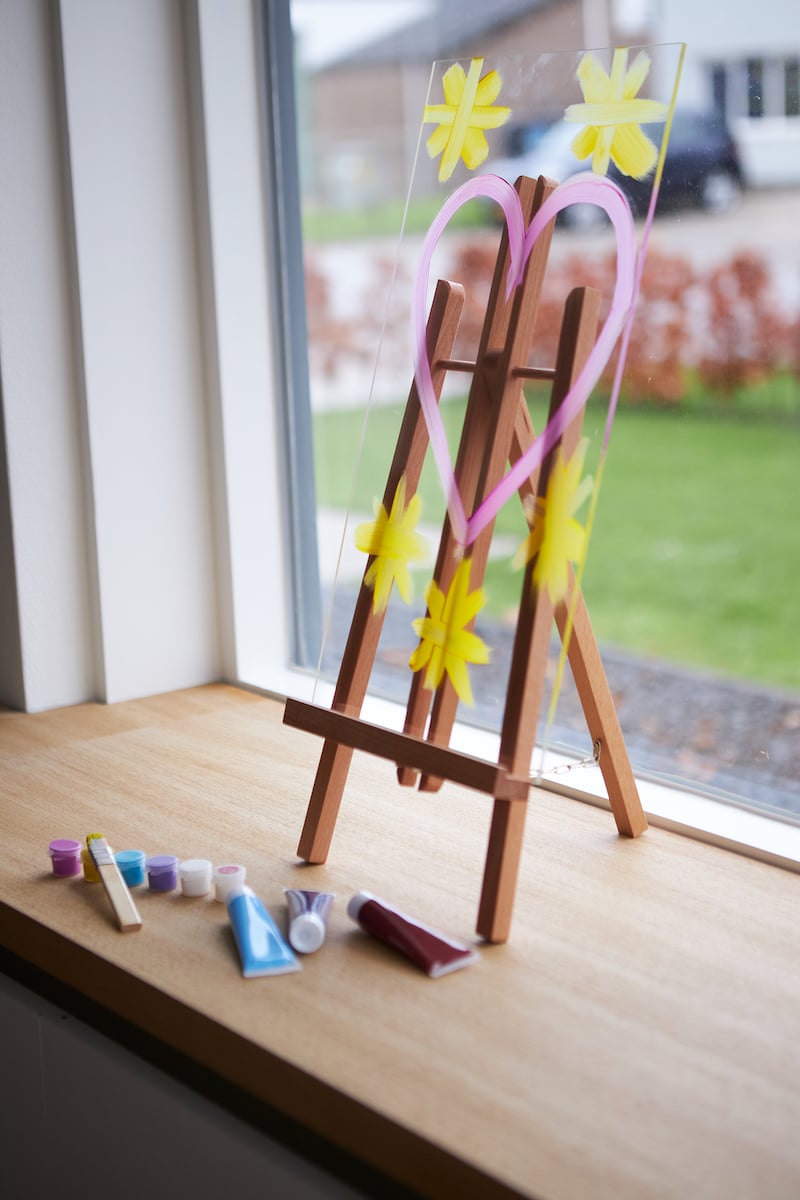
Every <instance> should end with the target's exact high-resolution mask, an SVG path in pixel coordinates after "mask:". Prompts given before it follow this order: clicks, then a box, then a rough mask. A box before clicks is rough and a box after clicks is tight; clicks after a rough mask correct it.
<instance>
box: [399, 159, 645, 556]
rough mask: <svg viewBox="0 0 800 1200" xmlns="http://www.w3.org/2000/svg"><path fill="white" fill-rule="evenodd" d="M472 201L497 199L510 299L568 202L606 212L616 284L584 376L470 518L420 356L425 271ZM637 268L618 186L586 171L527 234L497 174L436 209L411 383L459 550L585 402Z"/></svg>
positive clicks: (421, 275)
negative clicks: (456, 215)
mask: <svg viewBox="0 0 800 1200" xmlns="http://www.w3.org/2000/svg"><path fill="white" fill-rule="evenodd" d="M476 196H482V197H485V198H486V199H489V200H495V201H497V203H498V204H499V205H500V207H501V208H502V210H503V213H504V215H505V220H506V227H507V229H508V244H509V256H510V260H511V262H510V267H509V273H508V282H507V294H508V295H510V294H511V291H512V290H513V289H514V288H515V287H517V286H518V284H519V283H520V282H521V281H522V277H523V273H524V270H525V264H526V263H527V261H528V258H529V256H530V253H531V250H532V249H533V247H534V245H535V243H536V239H537V238H538V237H539V235H540V234H541V232H542V230H543V229H544V228H545V226H546V225H548V224H549V222H550V221H552V220H553V218H554V217H555V216H556V215H557V214H558V213H559V212H561V211H562V209H564V208H567V207H568V206H569V205H570V204H593V205H597V206H598V207H599V208H602V209H603V210H604V211H605V212H606V213H607V214H608V216H609V218H610V220H611V223H612V225H613V226H614V231H615V233H616V239H617V278H616V281H615V284H614V294H613V296H612V299H611V308H610V310H609V313H608V316H607V317H606V319H605V322H604V324H603V327H602V329H601V331H600V334H599V336H598V338H597V341H596V342H595V345H594V348H593V349H592V352H591V354H590V355H589V357H588V359H587V360H586V363H585V365H584V367H583V370H582V371H581V372H580V374H579V375H578V377H577V379H576V380H575V382H574V384H573V386H572V387H571V388H570V390H569V392H568V393H567V395H566V396H565V397H564V400H563V401H562V403H561V404H560V405H559V408H558V411H557V412H556V413H555V414H554V415H553V417H552V418H551V419H550V421H549V422H548V423H547V425H546V426H545V427H544V429H543V430H542V431H541V433H539V434H538V435H537V437H536V438H535V439H534V441H533V442H532V443H531V445H530V446H529V447H528V449H527V450H526V452H525V453H524V454H523V455H522V457H521V458H519V459H518V460H517V462H516V463H515V464H514V466H513V467H511V468H510V469H509V470H508V471H507V472H506V474H505V475H504V477H503V478H502V480H501V481H500V482H499V483H498V484H497V486H496V487H495V488H494V490H493V491H491V492H490V493H489V494H488V496H485V497H484V499H483V501H482V503H481V504H480V505H479V506H478V508H476V509H475V511H474V512H473V513H472V514H471V515H470V516H469V517H468V516H467V514H466V512H465V510H464V504H463V501H462V499H461V495H460V493H459V490H458V484H457V482H456V478H455V474H454V471H453V462H452V459H451V457H450V450H449V448H448V445H447V438H446V436H445V432H444V426H443V424H442V418H441V414H440V412H439V406H438V404H437V403H436V396H435V393H434V390H433V381H432V379H431V368H430V363H429V362H428V356H427V350H426V335H425V321H426V309H427V302H426V301H427V292H428V283H429V276H430V267H431V260H432V258H433V253H434V250H435V249H436V246H437V245H438V242H439V239H440V237H441V235H442V233H443V232H444V230H445V228H446V226H447V224H448V222H449V221H450V219H451V218H452V216H453V214H454V213H455V212H457V211H458V209H459V208H461V207H462V205H464V204H466V203H467V201H468V200H472V199H474V198H475V197H476ZM635 265H636V243H635V236H634V227H633V218H632V216H631V211H630V208H629V206H628V202H627V200H626V199H625V197H624V196H623V194H622V192H621V191H620V190H619V188H618V187H617V186H616V184H614V183H612V182H611V181H610V180H609V179H606V178H605V176H601V175H592V174H591V173H589V172H587V173H585V174H580V175H575V176H573V178H572V179H569V180H567V182H566V183H562V184H561V185H560V186H559V187H557V188H556V189H555V191H554V192H553V193H552V194H551V195H550V196H549V198H548V199H547V200H546V201H545V202H544V204H543V205H542V207H541V208H540V209H539V211H538V212H537V213H536V215H535V216H534V218H533V220H532V221H531V223H530V225H529V226H528V228H527V230H526V229H525V221H524V218H523V216H522V210H521V208H520V203H519V197H518V196H517V193H516V192H515V191H514V189H513V187H511V185H510V184H509V183H507V182H506V181H505V180H504V179H501V178H500V177H499V176H497V175H485V176H480V177H478V178H476V179H470V180H469V181H468V182H467V183H465V184H462V186H461V187H460V188H458V189H457V190H456V191H455V192H453V194H452V195H451V196H449V197H448V199H447V200H446V201H445V203H444V204H443V205H442V208H441V209H440V211H439V213H438V215H437V217H436V218H435V220H434V221H433V224H432V225H431V227H430V229H429V230H428V233H427V235H426V237H425V242H424V244H423V249H422V257H421V259H420V265H419V268H418V270H417V276H416V281H415V285H414V302H413V309H412V330H413V338H414V378H415V380H416V384H417V392H418V394H419V399H420V405H421V407H422V412H423V415H424V417H425V422H426V424H427V427H428V434H429V436H430V441H431V448H432V449H433V455H434V460H435V462H436V469H437V471H438V473H439V478H440V480H441V484H442V488H443V490H444V494H445V499H446V501H447V511H448V513H449V515H450V523H451V526H452V529H453V533H454V535H455V537H456V538H457V539H458V541H459V542H461V543H462V544H463V545H465V546H468V545H469V544H470V543H471V542H473V541H474V540H475V538H476V537H477V536H478V534H479V533H480V532H481V530H482V529H484V528H485V527H486V526H487V525H488V524H489V523H490V521H492V520H494V518H495V517H496V516H497V513H498V512H499V511H500V509H501V508H502V507H503V505H504V504H505V503H506V501H507V500H508V499H509V498H510V497H511V496H513V494H514V492H516V491H517V490H518V489H519V488H520V487H521V486H522V484H523V483H524V482H525V480H526V479H527V478H528V477H529V476H530V475H531V474H532V473H533V471H535V470H536V468H537V467H538V466H539V464H540V463H541V462H542V460H543V459H544V457H545V455H546V454H547V453H548V452H549V451H550V450H551V449H552V448H553V446H554V445H555V444H556V443H557V442H558V440H559V438H560V437H561V436H562V434H563V432H564V430H565V429H566V427H567V426H568V425H569V423H570V421H572V419H573V417H575V416H576V415H577V414H578V413H579V412H580V411H581V409H582V408H583V407H584V405H585V404H586V401H587V400H588V398H589V396H590V394H591V392H592V389H593V388H594V386H595V384H596V383H597V381H598V379H599V378H600V375H601V373H602V371H603V368H604V367H605V365H606V363H607V362H608V360H609V358H610V356H611V352H612V351H613V349H614V346H615V345H616V342H617V339H618V337H619V335H620V333H621V332H622V330H623V328H624V326H625V322H626V318H630V317H632V315H633V301H634V296H635V290H636V272H635ZM620 380H621V372H620V371H618V372H617V377H616V380H615V383H614V391H613V393H612V398H611V405H610V407H609V414H610V417H609V420H610V419H611V416H613V412H614V409H615V406H616V397H617V394H618V391H619V384H620Z"/></svg>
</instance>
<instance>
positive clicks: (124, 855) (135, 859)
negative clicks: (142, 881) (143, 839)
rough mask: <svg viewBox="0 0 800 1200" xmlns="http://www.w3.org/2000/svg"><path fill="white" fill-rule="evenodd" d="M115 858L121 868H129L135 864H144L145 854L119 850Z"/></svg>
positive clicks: (137, 851)
mask: <svg viewBox="0 0 800 1200" xmlns="http://www.w3.org/2000/svg"><path fill="white" fill-rule="evenodd" d="M114 858H115V859H116V860H117V863H118V864H119V866H123V867H129V866H133V865H134V864H136V866H138V865H139V864H140V863H143V862H144V859H145V854H144V850H117V852H116V854H115V855H114Z"/></svg>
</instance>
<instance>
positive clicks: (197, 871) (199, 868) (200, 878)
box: [178, 858, 212, 896]
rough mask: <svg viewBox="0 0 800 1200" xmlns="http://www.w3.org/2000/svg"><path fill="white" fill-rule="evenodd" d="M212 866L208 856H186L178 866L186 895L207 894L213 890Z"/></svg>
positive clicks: (182, 889)
mask: <svg viewBox="0 0 800 1200" xmlns="http://www.w3.org/2000/svg"><path fill="white" fill-rule="evenodd" d="M211 867H212V864H211V862H210V861H209V859H207V858H185V859H184V860H183V862H182V863H181V864H180V866H179V867H178V873H179V875H180V877H181V891H182V892H183V894H184V896H207V895H208V893H209V892H210V891H211Z"/></svg>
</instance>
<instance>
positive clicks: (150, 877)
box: [145, 854, 178, 892]
mask: <svg viewBox="0 0 800 1200" xmlns="http://www.w3.org/2000/svg"><path fill="white" fill-rule="evenodd" d="M145 866H146V867H147V886H148V887H149V888H150V891H151V892H174V891H175V888H176V887H177V886H178V860H177V858H176V857H175V855H174V854H154V855H153V857H152V858H148V860H147V862H146V863H145Z"/></svg>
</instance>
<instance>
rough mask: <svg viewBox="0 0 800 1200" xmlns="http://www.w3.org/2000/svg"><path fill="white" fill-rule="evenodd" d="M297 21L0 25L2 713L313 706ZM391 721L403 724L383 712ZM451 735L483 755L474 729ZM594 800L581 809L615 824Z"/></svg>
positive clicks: (69, 12) (40, 20)
mask: <svg viewBox="0 0 800 1200" xmlns="http://www.w3.org/2000/svg"><path fill="white" fill-rule="evenodd" d="M265 14H266V24H264V15H265ZM281 21H283V22H284V25H283V27H281V25H280V22H281ZM286 21H288V5H287V4H283V3H269V4H268V5H267V6H266V7H264V6H262V5H261V4H259V3H257V2H254V0H227V2H226V3H225V4H224V5H223V4H220V3H219V2H218V0H186V2H185V3H182V4H179V3H178V2H177V0H115V3H114V4H113V5H104V4H103V3H102V2H101V0H60V3H59V4H58V5H57V6H53V5H51V4H50V3H48V0H26V3H24V4H23V3H14V4H4V5H0V206H2V207H1V208H0V382H1V383H2V402H3V417H4V429H5V458H6V464H7V471H6V473H5V478H2V477H0V569H1V570H2V580H3V588H2V590H1V591H0V634H1V635H2V639H1V640H0V689H1V691H0V699H2V701H3V702H5V703H7V704H10V705H11V706H13V707H16V708H21V709H25V710H28V711H37V710H41V709H46V708H53V707H57V706H61V705H66V704H75V703H80V702H83V701H86V700H100V701H104V702H113V701H116V700H123V699H128V698H131V697H135V696H140V695H149V694H153V693H157V692H160V691H167V690H172V689H176V688H183V687H188V686H192V685H195V684H202V683H206V682H211V681H214V680H217V679H225V680H228V681H231V682H236V683H241V684H244V685H247V686H255V687H258V688H259V689H260V690H263V691H269V692H272V693H274V694H276V695H280V696H282V695H293V696H300V697H308V696H309V695H310V694H311V691H312V686H313V672H312V671H298V670H297V669H296V668H295V667H293V665H292V664H293V662H295V661H296V657H297V652H298V644H297V641H296V640H295V637H294V632H293V630H294V622H293V611H292V610H293V609H294V608H296V607H297V605H298V604H299V603H300V602H301V601H302V599H303V596H302V589H303V588H305V587H309V586H313V579H311V580H309V578H308V577H306V578H304V577H303V573H302V570H301V571H300V572H299V573H298V569H297V568H298V564H297V561H296V560H295V562H294V564H293V563H292V548H293V547H294V548H296V547H297V546H298V544H299V542H301V541H303V539H307V540H308V542H309V544H312V545H313V539H314V531H313V520H311V521H310V523H309V511H310V510H309V507H308V504H309V497H308V496H306V497H305V498H304V497H303V496H298V495H296V494H294V493H293V491H292V489H291V487H290V486H288V484H289V481H290V480H291V478H292V473H291V471H288V472H287V470H286V464H287V458H288V457H289V456H291V454H297V455H301V454H303V453H304V452H307V450H308V445H309V438H308V431H307V429H305V428H304V427H303V424H302V422H303V419H304V418H303V408H302V406H299V407H298V408H297V409H295V410H294V413H293V415H290V416H289V417H288V418H287V415H286V405H285V403H284V394H285V390H286V389H287V388H289V387H302V385H303V381H302V378H301V376H302V369H303V368H302V362H301V361H299V360H297V359H293V357H292V354H293V351H292V346H293V345H294V346H295V347H296V345H297V327H296V326H295V327H294V328H290V326H289V324H287V321H286V316H285V313H286V306H285V300H286V297H287V295H289V300H290V304H291V302H292V301H291V294H290V293H291V283H290V281H289V280H288V279H287V273H286V270H285V267H286V260H285V255H286V246H287V241H290V240H291V239H292V238H293V237H295V236H296V232H297V231H296V229H295V230H294V232H293V230H292V227H291V222H292V209H291V196H290V195H288V196H287V194H286V193H285V192H282V191H281V186H280V185H281V182H282V172H281V154H282V153H285V152H286V150H287V145H286V143H284V144H283V145H282V144H281V141H280V138H278V139H277V140H276V138H275V136H274V135H275V129H276V128H278V129H280V128H281V120H280V115H279V119H278V120H277V122H271V121H270V120H269V119H268V115H269V113H270V112H273V113H274V112H275V106H279V105H280V104H281V102H282V101H281V96H280V86H281V85H280V80H279V79H278V77H277V72H276V69H275V58H274V55H275V52H276V42H275V39H276V38H277V39H278V43H280V38H282V37H286V36H287V26H286V24H285V22H286ZM270 39H272V40H270ZM270 47H272V50H271V51H270ZM277 49H278V50H280V45H279V44H278V47H277ZM271 53H272V60H271V63H270V62H269V61H267V62H265V56H266V59H267V60H269V59H270V54H271ZM143 78H145V79H146V81H147V87H146V89H143V88H142V79H143ZM265 79H266V80H267V81H268V82H269V84H270V87H269V89H268V94H267V95H266V96H265V95H264V94H263V81H264V80H265ZM145 92H146V96H145ZM284 102H285V97H284ZM285 177H286V172H284V173H283V178H284V179H285ZM120 231H124V235H125V236H124V237H120V236H119V234H120ZM296 250H297V245H296V243H295V251H296ZM109 281H111V282H112V283H115V286H116V290H115V287H112V286H110V282H109ZM294 317H295V320H299V319H300V318H299V314H298V312H297V310H295V313H294ZM289 412H290V414H291V409H290V410H289ZM123 418H124V419H123ZM304 447H305V450H304ZM1 449H2V447H0V450H1ZM1 457H2V456H0V458H1ZM310 501H311V503H312V505H313V497H311V498H310ZM304 502H305V503H304ZM312 557H313V556H312ZM298 578H299V580H300V582H299V584H298V583H293V582H292V580H297V579H298ZM310 641H313V637H311V638H310ZM300 652H301V653H302V647H301V648H300ZM317 699H318V700H319V701H320V702H321V703H326V702H327V701H328V699H329V691H328V689H325V688H321V689H318V691H317ZM369 715H370V716H372V717H377V718H378V719H382V720H386V721H387V722H388V723H396V722H397V719H398V713H397V710H396V709H392V708H391V706H386V705H381V704H379V703H378V702H375V704H374V706H373V708H372V709H371V711H370V714H369ZM457 736H461V737H466V738H468V739H469V747H470V749H471V751H472V752H473V753H474V752H475V749H476V741H475V731H474V730H470V731H469V732H468V733H466V734H465V733H464V731H461V732H460V734H457ZM494 750H495V747H494V745H493V742H492V739H491V738H489V737H488V735H487V741H486V752H487V754H492V753H494ZM598 775H599V773H598V772H596V771H594V778H593V770H592V769H589V770H587V771H583V772H581V773H580V783H579V786H580V787H581V789H582V790H581V791H580V792H579V791H577V790H573V789H572V787H571V786H570V787H569V789H567V788H565V787H564V786H563V785H559V786H560V787H561V790H569V792H570V794H572V795H575V796H577V797H578V798H580V799H583V800H588V801H589V802H592V803H603V802H604V801H603V799H602V795H601V793H602V785H601V784H600V783H599V778H598V777H597V776H598ZM562 778H564V777H562ZM566 779H567V781H568V784H569V785H572V784H573V782H574V783H576V784H577V783H578V774H577V773H575V775H574V776H573V775H570V776H567V777H566ZM595 784H597V786H596V787H595V786H594V785H595ZM641 793H642V797H643V802H644V806H645V809H646V811H647V812H648V814H649V815H650V817H651V819H652V820H653V821H654V823H658V824H662V825H666V826H668V827H670V828H674V829H676V830H679V831H681V832H689V833H691V834H692V836H698V837H702V838H704V839H706V840H711V841H714V842H716V843H718V844H721V845H726V846H729V847H730V848H731V849H736V850H744V852H746V853H749V854H753V855H756V856H758V857H761V858H763V859H765V860H766V861H769V862H772V863H780V864H781V865H784V866H787V865H788V866H792V867H793V868H794V869H800V826H795V825H791V824H784V823H783V822H779V821H776V820H772V819H771V818H769V817H766V816H763V815H761V814H759V813H756V812H751V811H748V810H745V809H743V808H742V809H737V808H736V807H735V806H731V805H728V804H722V803H718V802H717V801H715V800H713V799H711V798H708V797H703V796H697V795H692V794H691V793H685V792H678V791H676V790H675V789H673V788H669V789H667V788H662V787H659V786H657V785H654V784H650V783H647V782H642V784H641Z"/></svg>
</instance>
